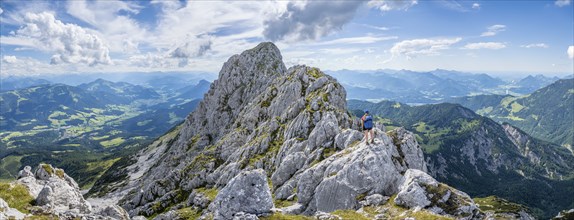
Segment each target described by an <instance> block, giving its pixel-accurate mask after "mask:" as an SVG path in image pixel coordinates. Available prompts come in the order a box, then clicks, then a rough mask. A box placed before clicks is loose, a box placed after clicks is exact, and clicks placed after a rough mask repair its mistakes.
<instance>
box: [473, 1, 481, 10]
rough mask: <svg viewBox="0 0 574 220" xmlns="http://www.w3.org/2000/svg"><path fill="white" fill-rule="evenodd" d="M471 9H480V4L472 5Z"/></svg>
mask: <svg viewBox="0 0 574 220" xmlns="http://www.w3.org/2000/svg"><path fill="white" fill-rule="evenodd" d="M472 9H480V4H478V3H476V2H475V3H472Z"/></svg>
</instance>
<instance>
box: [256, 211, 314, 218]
mask: <svg viewBox="0 0 574 220" xmlns="http://www.w3.org/2000/svg"><path fill="white" fill-rule="evenodd" d="M259 219H261V220H314V219H315V218H312V217H309V216H304V215H288V214H282V213H279V212H275V213H273V215H270V216H266V217H259Z"/></svg>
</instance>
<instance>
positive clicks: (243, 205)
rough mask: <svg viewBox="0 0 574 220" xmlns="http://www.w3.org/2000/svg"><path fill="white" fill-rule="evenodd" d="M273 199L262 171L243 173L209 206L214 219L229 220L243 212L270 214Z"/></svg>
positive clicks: (232, 180) (220, 192) (222, 190)
mask: <svg viewBox="0 0 574 220" xmlns="http://www.w3.org/2000/svg"><path fill="white" fill-rule="evenodd" d="M271 208H273V199H272V197H271V191H270V190H269V186H268V185H267V175H266V174H265V171H264V170H261V169H257V170H252V171H243V172H241V173H239V174H238V175H237V176H235V177H234V178H233V179H231V181H230V182H229V183H228V184H227V185H226V186H225V187H224V188H223V189H221V191H219V193H218V194H217V196H216V197H215V200H214V201H213V202H212V203H211V204H210V205H209V210H210V211H212V212H213V213H214V217H215V219H231V218H233V214H235V213H238V212H244V213H249V214H254V215H261V214H267V213H271Z"/></svg>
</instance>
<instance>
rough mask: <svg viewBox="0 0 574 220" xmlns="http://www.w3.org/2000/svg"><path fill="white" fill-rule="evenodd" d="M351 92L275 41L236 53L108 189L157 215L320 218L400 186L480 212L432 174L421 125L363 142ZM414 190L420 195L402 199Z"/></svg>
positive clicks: (458, 213)
mask: <svg viewBox="0 0 574 220" xmlns="http://www.w3.org/2000/svg"><path fill="white" fill-rule="evenodd" d="M345 96H346V92H345V90H344V88H343V87H342V86H341V85H340V84H339V83H338V82H337V81H336V80H335V79H334V78H332V77H330V76H328V75H326V74H324V73H322V72H321V71H320V70H318V69H316V68H312V67H307V66H294V67H291V68H289V69H286V68H285V65H284V64H283V62H282V60H281V54H280V52H279V50H278V49H277V47H275V45H273V44H271V43H262V44H260V45H258V46H257V47H255V48H253V49H251V50H247V51H245V52H243V53H241V54H240V55H234V56H232V57H231V58H230V59H229V60H228V61H227V62H226V63H225V64H224V66H223V68H222V70H221V72H220V74H219V78H218V80H216V81H215V82H214V83H213V84H212V85H211V88H210V90H209V92H208V93H207V94H205V96H204V98H203V101H202V102H201V103H200V104H199V106H198V108H197V109H196V110H195V111H194V112H193V113H191V114H190V115H189V116H188V117H187V119H186V121H185V122H184V123H183V124H182V125H181V128H178V129H176V130H174V131H173V132H171V133H169V134H168V136H169V137H163V138H160V139H158V141H157V143H154V144H152V145H150V147H149V148H148V149H144V150H142V152H140V153H139V154H138V155H136V156H134V159H133V160H132V161H138V162H135V163H134V164H132V165H130V167H131V168H130V169H128V170H131V171H130V173H129V174H128V176H130V177H129V178H126V179H124V180H122V182H121V183H120V184H118V185H125V187H121V186H120V187H118V188H117V189H116V190H115V191H114V192H112V193H110V194H109V195H121V200H119V204H120V205H121V206H122V207H124V208H125V209H126V210H128V212H129V214H130V216H148V217H155V218H156V219H176V218H186V217H184V216H187V218H189V216H194V217H200V216H201V217H200V218H204V219H210V218H215V219H230V218H237V219H257V218H259V217H261V218H265V217H266V216H270V215H271V216H273V215H275V214H278V213H282V214H286V215H292V214H303V215H307V216H310V215H314V216H316V217H317V218H322V217H320V216H329V215H331V214H328V213H329V212H334V211H335V213H336V211H337V210H359V211H361V210H363V209H364V208H365V207H368V206H375V207H376V206H378V205H381V204H384V203H386V201H387V200H389V197H391V196H393V195H394V196H395V197H396V198H395V199H392V201H393V202H394V203H396V204H397V205H399V206H402V207H405V208H407V209H409V208H410V209H412V210H414V211H412V212H418V211H417V210H422V209H424V210H426V211H425V213H431V214H430V215H445V216H449V217H456V218H466V219H471V218H481V216H482V214H481V212H480V211H479V210H478V209H477V208H476V205H474V202H473V201H472V199H470V198H469V197H468V196H467V195H466V194H464V193H463V192H460V191H458V190H456V189H453V188H451V187H448V186H446V185H444V184H442V183H438V182H437V181H436V180H434V179H433V178H432V177H430V176H428V175H426V174H425V173H424V172H426V171H427V170H426V169H427V165H426V163H425V160H424V156H423V152H422V150H421V148H420V146H419V145H418V143H417V141H416V138H415V136H414V135H413V134H412V133H411V132H408V131H406V130H404V129H402V128H398V129H395V130H392V131H389V132H383V131H381V130H380V129H375V133H376V138H375V141H374V143H372V144H366V143H364V142H362V134H361V133H360V132H359V131H357V130H358V128H357V127H358V121H357V119H353V117H351V115H350V114H349V113H348V111H347V108H346V100H345ZM363 141H364V140H363ZM150 162H151V165H150V164H149V163H150ZM141 169H143V170H141ZM415 180H416V181H415ZM419 180H424V181H422V182H421V181H419ZM415 186H418V188H417V187H415ZM413 187H414V188H416V189H417V192H416V195H417V196H416V197H412V198H411V197H408V196H401V197H399V196H396V195H397V193H398V194H399V195H408V193H403V194H401V192H402V191H404V190H407V191H408V189H412V188H413ZM421 195H422V196H421ZM438 196H440V199H436V198H438ZM397 198H398V199H397ZM409 198H410V199H409ZM423 198H424V199H423ZM110 199H111V201H112V202H116V201H117V197H116V198H115V200H114V198H110ZM238 199H240V200H241V201H242V202H245V201H247V202H245V203H238V202H236V201H238ZM419 199H421V200H422V202H421V201H419ZM425 199H426V200H425ZM251 201H252V202H251ZM408 201H410V202H408ZM223 203H225V204H231V205H228V206H223V205H221V204H223ZM253 204H257V205H253ZM160 213H163V214H160ZM335 217H336V216H335Z"/></svg>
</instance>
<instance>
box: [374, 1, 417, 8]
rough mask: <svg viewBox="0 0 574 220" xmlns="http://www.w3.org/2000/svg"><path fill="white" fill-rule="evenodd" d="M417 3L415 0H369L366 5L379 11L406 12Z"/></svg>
mask: <svg viewBox="0 0 574 220" xmlns="http://www.w3.org/2000/svg"><path fill="white" fill-rule="evenodd" d="M417 3H418V1H417V0H371V1H369V3H367V5H368V6H369V7H371V8H377V9H379V10H381V11H391V10H405V11H406V10H407V9H409V8H410V7H412V6H415V5H416V4H417Z"/></svg>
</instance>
